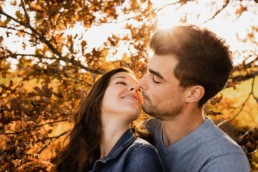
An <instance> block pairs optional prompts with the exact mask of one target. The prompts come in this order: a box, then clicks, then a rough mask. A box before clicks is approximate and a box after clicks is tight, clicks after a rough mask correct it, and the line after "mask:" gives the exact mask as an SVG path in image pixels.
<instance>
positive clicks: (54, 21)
mask: <svg viewBox="0 0 258 172" xmlns="http://www.w3.org/2000/svg"><path fill="white" fill-rule="evenodd" d="M257 9H258V1H257V0H210V1H206V0H178V1H174V0H162V1H160V0H116V1H115V0H107V1H101V0H88V1H86V0H47V1H45V0H1V1H0V171H6V172H7V171H49V170H50V168H51V166H52V163H53V162H54V160H55V156H56V154H57V153H58V152H59V151H60V150H61V149H62V147H63V146H64V144H65V142H64V138H65V136H67V134H68V133H69V131H70V129H71V127H72V126H73V113H74V111H75V110H76V108H77V107H78V103H79V102H80V100H81V98H82V97H83V96H86V95H87V92H88V90H89V89H90V88H91V86H92V84H93V83H94V82H95V81H96V79H98V78H99V77H100V76H101V75H102V74H103V73H105V72H106V71H108V70H111V69H113V68H115V67H120V66H124V67H128V68H130V69H132V70H133V71H134V72H135V74H136V75H137V77H139V78H140V77H141V76H142V75H143V74H144V73H145V71H146V67H147V65H146V64H147V63H148V60H149V57H150V54H151V52H150V51H149V47H148V42H149V40H150V37H151V35H152V34H153V33H154V32H155V31H156V30H157V29H161V28H169V27H172V26H175V25H178V24H195V25H198V26H200V27H207V28H209V29H210V30H212V31H213V32H215V33H216V34H217V35H218V36H220V37H222V38H223V39H225V40H226V42H227V43H228V44H229V46H230V49H231V51H232V53H233V62H234V66H235V67H234V71H233V72H232V74H231V76H230V79H229V80H228V83H227V85H226V86H225V89H224V90H223V91H221V92H220V93H219V94H218V95H216V97H214V98H213V99H212V100H210V101H209V102H208V103H207V104H206V106H205V109H204V114H205V115H207V116H208V117H209V118H212V119H213V121H214V122H215V123H216V124H217V125H218V126H219V127H220V128H222V129H223V130H224V131H225V132H227V133H228V134H229V135H230V136H231V137H232V138H233V139H234V140H235V141H237V142H238V143H239V144H240V145H241V146H242V148H243V149H244V150H245V152H246V154H247V156H248V158H249V161H250V164H251V167H252V171H257V170H258V152H257V149H258V77H257V76H258V10H257ZM143 115H145V114H143Z"/></svg>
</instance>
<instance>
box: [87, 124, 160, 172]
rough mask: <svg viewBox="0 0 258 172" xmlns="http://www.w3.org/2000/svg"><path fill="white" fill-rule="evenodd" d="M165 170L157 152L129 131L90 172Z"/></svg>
mask: <svg viewBox="0 0 258 172" xmlns="http://www.w3.org/2000/svg"><path fill="white" fill-rule="evenodd" d="M163 169H164V168H163V165H162V162H161V160H160V157H159V155H158V152H157V150H156V149H155V148H154V147H153V146H152V145H151V144H150V143H148V142H147V141H145V140H143V139H141V138H136V137H135V136H134V134H133V132H132V131H131V130H130V129H129V130H127V131H126V132H125V133H124V134H123V135H122V137H121V138H120V139H119V140H118V142H117V143H116V144H115V146H114V147H113V148H112V150H111V151H110V153H109V154H108V155H107V156H106V157H104V158H102V159H99V160H97V161H96V162H95V163H94V165H93V169H92V170H90V172H142V171H148V172H162V171H164V170H163Z"/></svg>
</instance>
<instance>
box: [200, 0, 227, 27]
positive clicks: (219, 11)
mask: <svg viewBox="0 0 258 172" xmlns="http://www.w3.org/2000/svg"><path fill="white" fill-rule="evenodd" d="M224 2H225V3H224V4H223V6H222V7H221V9H219V10H217V11H216V12H215V14H213V16H211V17H210V18H209V19H207V20H205V21H204V22H203V23H207V22H208V21H210V20H212V19H214V18H215V17H216V16H217V15H218V14H219V13H221V11H222V10H224V9H225V8H226V7H227V6H228V4H229V0H226V1H224Z"/></svg>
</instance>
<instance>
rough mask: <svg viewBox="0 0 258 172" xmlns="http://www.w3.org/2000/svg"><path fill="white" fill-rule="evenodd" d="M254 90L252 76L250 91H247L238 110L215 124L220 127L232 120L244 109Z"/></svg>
mask: <svg viewBox="0 0 258 172" xmlns="http://www.w3.org/2000/svg"><path fill="white" fill-rule="evenodd" d="M253 90H254V78H253V82H252V87H251V92H250V93H249V95H248V97H247V98H246V99H245V101H244V102H243V104H242V106H241V108H240V110H239V111H238V113H236V114H235V115H234V116H233V117H232V118H230V119H228V120H224V121H221V122H220V123H218V124H217V126H218V127H221V126H222V125H224V124H225V123H228V122H230V121H233V120H234V119H235V118H236V117H237V116H238V115H239V114H240V113H241V112H242V111H243V109H244V107H245V104H246V103H247V101H248V100H249V98H250V97H251V96H252V95H253V94H254V93H253Z"/></svg>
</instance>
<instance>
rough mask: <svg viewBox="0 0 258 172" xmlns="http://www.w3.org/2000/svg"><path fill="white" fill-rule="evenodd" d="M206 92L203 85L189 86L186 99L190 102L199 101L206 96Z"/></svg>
mask: <svg viewBox="0 0 258 172" xmlns="http://www.w3.org/2000/svg"><path fill="white" fill-rule="evenodd" d="M204 94H205V89H204V88H203V86H201V85H194V86H191V87H188V88H187V90H186V97H185V101H186V102H188V103H194V102H198V101H200V99H201V98H202V97H203V96H204Z"/></svg>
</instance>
